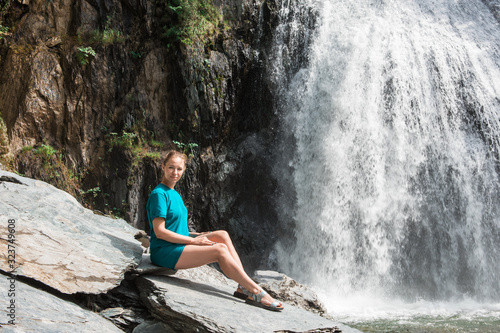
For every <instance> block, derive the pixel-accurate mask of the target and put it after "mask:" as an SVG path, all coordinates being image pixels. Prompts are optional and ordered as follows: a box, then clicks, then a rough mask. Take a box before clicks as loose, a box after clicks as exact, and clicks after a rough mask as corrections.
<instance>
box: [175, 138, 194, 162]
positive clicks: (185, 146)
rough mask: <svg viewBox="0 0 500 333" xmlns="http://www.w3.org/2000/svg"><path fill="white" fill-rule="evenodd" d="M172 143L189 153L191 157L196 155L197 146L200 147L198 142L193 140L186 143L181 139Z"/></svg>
mask: <svg viewBox="0 0 500 333" xmlns="http://www.w3.org/2000/svg"><path fill="white" fill-rule="evenodd" d="M172 143H173V144H174V145H176V146H177V148H178V149H180V150H181V151H182V152H183V153H184V154H186V155H188V157H189V158H192V157H194V154H195V152H196V148H198V144H196V143H193V142H190V143H188V144H185V143H182V142H179V141H172Z"/></svg>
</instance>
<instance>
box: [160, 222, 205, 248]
mask: <svg viewBox="0 0 500 333" xmlns="http://www.w3.org/2000/svg"><path fill="white" fill-rule="evenodd" d="M153 229H154V231H155V235H156V237H158V238H159V239H163V240H166V241H167V242H170V243H176V244H191V245H212V243H213V242H212V241H210V240H209V239H208V238H207V237H205V236H203V235H199V236H197V237H195V238H193V237H189V236H183V235H180V234H178V233H176V232H173V231H171V230H168V229H167V228H165V219H164V218H163V217H156V218H154V219H153Z"/></svg>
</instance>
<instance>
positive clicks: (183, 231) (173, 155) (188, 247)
mask: <svg viewBox="0 0 500 333" xmlns="http://www.w3.org/2000/svg"><path fill="white" fill-rule="evenodd" d="M186 161H187V157H186V155H184V154H182V153H180V152H177V151H170V152H169V153H168V154H167V156H166V157H165V159H164V161H163V164H162V169H163V178H162V181H161V183H160V184H158V186H157V187H156V188H155V189H154V190H153V191H152V192H151V195H150V196H149V199H148V203H147V213H148V220H149V226H150V228H151V246H150V252H151V261H152V262H153V263H155V264H157V265H160V266H163V267H168V268H172V269H186V268H194V267H199V266H202V265H205V264H209V263H212V262H218V263H219V266H220V267H221V269H222V271H223V272H224V273H225V274H226V275H227V276H228V277H229V278H231V279H233V280H234V281H236V282H238V283H239V285H238V289H237V290H236V292H235V293H234V296H236V297H239V298H242V299H245V300H246V302H247V303H249V304H252V305H255V306H260V307H263V308H265V309H268V310H273V311H281V310H283V305H282V304H281V303H280V302H277V301H275V300H274V299H273V298H272V297H271V296H269V294H267V293H266V292H265V291H264V290H262V288H260V287H259V286H258V285H257V284H256V283H255V282H254V281H253V280H252V279H250V277H248V275H247V274H246V273H245V271H244V269H243V265H242V264H241V261H240V258H239V256H238V254H237V253H236V250H235V248H234V246H233V243H232V241H231V239H230V237H229V235H228V233H227V232H226V231H223V230H218V231H213V232H203V233H197V234H196V235H195V237H190V236H189V229H188V223H187V216H188V213H187V209H186V207H185V206H184V202H183V201H182V198H181V197H180V195H179V193H177V192H176V191H175V190H174V187H175V184H176V183H177V182H178V181H179V180H180V179H181V177H182V174H183V173H184V171H185V169H186Z"/></svg>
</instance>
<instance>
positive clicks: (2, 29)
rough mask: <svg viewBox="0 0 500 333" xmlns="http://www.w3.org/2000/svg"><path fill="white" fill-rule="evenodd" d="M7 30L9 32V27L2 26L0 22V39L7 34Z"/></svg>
mask: <svg viewBox="0 0 500 333" xmlns="http://www.w3.org/2000/svg"><path fill="white" fill-rule="evenodd" d="M8 32H9V27H4V26H3V25H2V23H1V22H0V40H2V39H3V38H4V37H5V36H7V35H8V34H9V33H8Z"/></svg>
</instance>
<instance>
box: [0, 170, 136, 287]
mask: <svg viewBox="0 0 500 333" xmlns="http://www.w3.org/2000/svg"><path fill="white" fill-rule="evenodd" d="M0 220H1V221H4V222H3V223H0V235H3V236H5V235H9V234H10V235H13V237H11V240H15V242H14V243H9V242H8V240H7V239H6V238H7V237H5V238H4V237H2V239H0V270H2V271H4V272H6V273H11V272H13V273H14V274H16V275H21V276H26V277H29V278H32V279H35V280H38V281H40V282H42V283H44V284H45V285H47V286H50V287H52V288H54V289H57V290H58V291H60V292H62V293H65V294H74V293H88V294H97V293H103V292H106V291H108V290H110V289H112V288H114V287H116V286H118V285H119V284H120V282H121V281H122V279H123V277H124V274H125V272H126V271H127V270H129V269H131V268H133V267H135V266H137V264H138V263H139V261H140V259H141V255H142V248H141V245H140V243H139V242H138V241H136V240H135V239H134V234H135V233H136V231H137V230H136V229H134V228H133V227H131V226H130V225H128V224H127V223H126V222H125V221H124V220H121V219H113V218H110V217H106V216H100V215H96V214H94V213H93V212H92V211H90V210H88V209H86V208H84V207H83V206H82V205H80V204H79V203H78V202H77V201H76V199H75V198H73V197H72V196H71V195H69V194H68V193H66V192H64V191H61V190H58V189H57V188H55V187H53V186H51V185H49V184H47V183H44V182H41V181H36V180H33V179H29V178H25V177H20V176H18V175H16V174H13V173H10V172H6V171H1V170H0ZM7 221H10V222H11V223H10V225H9V224H8V223H7ZM9 226H10V228H9ZM9 250H10V252H8V251H9ZM8 253H9V254H11V255H15V258H14V256H10V257H9V256H8V255H7V254H8ZM13 259H14V260H13ZM9 260H10V261H9Z"/></svg>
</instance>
